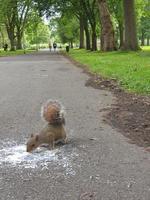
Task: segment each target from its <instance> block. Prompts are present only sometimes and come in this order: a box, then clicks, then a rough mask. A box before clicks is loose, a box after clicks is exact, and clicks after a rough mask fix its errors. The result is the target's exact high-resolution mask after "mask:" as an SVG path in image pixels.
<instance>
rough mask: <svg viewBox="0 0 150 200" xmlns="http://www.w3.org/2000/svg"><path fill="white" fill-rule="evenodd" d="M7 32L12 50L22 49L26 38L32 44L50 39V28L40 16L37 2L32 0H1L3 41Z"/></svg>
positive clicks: (0, 16)
mask: <svg viewBox="0 0 150 200" xmlns="http://www.w3.org/2000/svg"><path fill="white" fill-rule="evenodd" d="M6 33H7V36H8V39H9V41H10V46H11V48H10V49H11V50H12V51H14V50H15V49H16V48H17V49H22V47H23V45H22V43H23V39H24V40H25V38H26V39H27V40H28V42H30V44H36V43H39V42H45V41H47V42H48V40H49V29H48V27H47V26H46V25H45V24H44V23H43V22H42V19H41V18H40V17H39V13H38V12H37V6H36V3H35V2H34V1H32V0H0V36H1V38H2V43H4V42H5V40H6V38H7V37H6ZM24 35H25V36H26V37H24Z"/></svg>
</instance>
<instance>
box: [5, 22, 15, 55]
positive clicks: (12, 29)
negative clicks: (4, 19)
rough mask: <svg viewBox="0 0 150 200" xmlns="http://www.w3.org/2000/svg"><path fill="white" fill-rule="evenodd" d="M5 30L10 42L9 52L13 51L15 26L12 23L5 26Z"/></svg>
mask: <svg viewBox="0 0 150 200" xmlns="http://www.w3.org/2000/svg"><path fill="white" fill-rule="evenodd" d="M6 30H7V34H8V38H9V40H10V46H11V47H10V51H15V25H14V24H13V23H9V25H8V24H6Z"/></svg>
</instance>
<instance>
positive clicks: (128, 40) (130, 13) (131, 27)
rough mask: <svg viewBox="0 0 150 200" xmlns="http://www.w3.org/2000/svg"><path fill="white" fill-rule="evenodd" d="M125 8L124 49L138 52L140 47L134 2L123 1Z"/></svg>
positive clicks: (130, 0) (131, 0)
mask: <svg viewBox="0 0 150 200" xmlns="http://www.w3.org/2000/svg"><path fill="white" fill-rule="evenodd" d="M123 7H124V20H125V21H124V22H125V42H124V47H123V49H124V50H133V51H136V50H138V49H139V46H138V40H137V32H136V20H135V9H134V0H123Z"/></svg>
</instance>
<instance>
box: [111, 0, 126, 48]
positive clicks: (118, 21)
mask: <svg viewBox="0 0 150 200" xmlns="http://www.w3.org/2000/svg"><path fill="white" fill-rule="evenodd" d="M108 6H109V10H110V13H111V14H112V15H113V17H114V21H115V23H114V24H115V25H116V31H117V32H119V38H116V40H117V42H118V39H119V42H120V43H119V48H120V49H121V48H122V47H123V44H124V24H123V5H122V0H109V1H108Z"/></svg>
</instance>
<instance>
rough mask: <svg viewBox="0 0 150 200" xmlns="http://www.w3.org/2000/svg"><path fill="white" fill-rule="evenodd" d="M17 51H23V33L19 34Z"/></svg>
mask: <svg viewBox="0 0 150 200" xmlns="http://www.w3.org/2000/svg"><path fill="white" fill-rule="evenodd" d="M17 49H22V35H21V33H19V32H18V33H17Z"/></svg>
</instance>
